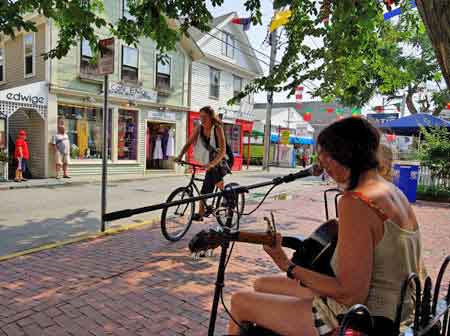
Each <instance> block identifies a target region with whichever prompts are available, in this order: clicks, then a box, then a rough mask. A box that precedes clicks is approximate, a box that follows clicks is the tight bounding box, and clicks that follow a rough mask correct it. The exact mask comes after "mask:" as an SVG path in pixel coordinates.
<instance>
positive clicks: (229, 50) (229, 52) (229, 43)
mask: <svg viewBox="0 0 450 336" xmlns="http://www.w3.org/2000/svg"><path fill="white" fill-rule="evenodd" d="M222 40H223V42H222V43H223V45H222V53H223V54H224V55H225V56H227V57H230V58H234V49H235V47H236V45H235V43H236V41H235V39H234V37H233V35H231V34H230V33H225V32H224V33H223V35H222Z"/></svg>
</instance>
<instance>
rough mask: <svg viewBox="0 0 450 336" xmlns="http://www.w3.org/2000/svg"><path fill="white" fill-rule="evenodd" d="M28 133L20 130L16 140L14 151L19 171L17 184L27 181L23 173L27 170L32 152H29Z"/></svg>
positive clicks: (17, 171)
mask: <svg viewBox="0 0 450 336" xmlns="http://www.w3.org/2000/svg"><path fill="white" fill-rule="evenodd" d="M26 139H27V133H26V132H25V131H24V130H20V131H19V134H18V135H17V139H16V147H15V150H14V158H15V159H16V160H17V169H16V177H15V179H14V181H15V182H22V181H26V179H25V178H23V173H24V172H25V171H26V170H27V166H28V165H27V163H28V160H29V159H30V152H29V150H28V143H27V141H26Z"/></svg>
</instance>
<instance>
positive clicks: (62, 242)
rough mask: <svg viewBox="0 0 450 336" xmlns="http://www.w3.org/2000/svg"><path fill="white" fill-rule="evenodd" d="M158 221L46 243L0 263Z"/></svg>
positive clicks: (154, 218) (157, 218) (155, 218)
mask: <svg viewBox="0 0 450 336" xmlns="http://www.w3.org/2000/svg"><path fill="white" fill-rule="evenodd" d="M159 221H160V217H159V216H158V217H152V218H151V219H149V220H146V221H144V222H142V223H137V224H128V225H123V226H120V227H117V228H112V229H108V230H106V231H105V232H99V233H93V234H87V235H84V236H81V237H78V238H74V239H66V240H60V241H56V242H53V243H48V244H45V245H42V246H38V247H33V248H31V249H27V250H23V251H19V252H15V253H11V254H7V255H5V256H0V262H2V261H7V260H11V259H14V258H19V257H23V256H26V255H29V254H33V253H37V252H42V251H47V250H52V249H56V248H60V247H63V246H66V245H70V244H75V243H82V242H86V241H91V240H95V239H99V238H103V237H107V236H113V235H116V234H119V233H122V232H126V231H131V230H137V229H141V228H143V227H144V226H149V225H152V224H155V223H157V222H159Z"/></svg>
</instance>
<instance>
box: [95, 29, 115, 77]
mask: <svg viewBox="0 0 450 336" xmlns="http://www.w3.org/2000/svg"><path fill="white" fill-rule="evenodd" d="M99 44H100V57H99V58H98V68H97V71H98V74H99V75H111V74H113V73H114V38H113V37H111V38H107V39H104V40H100V42H99Z"/></svg>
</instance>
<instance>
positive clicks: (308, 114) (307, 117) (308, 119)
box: [303, 112, 312, 122]
mask: <svg viewBox="0 0 450 336" xmlns="http://www.w3.org/2000/svg"><path fill="white" fill-rule="evenodd" d="M311 119H312V113H311V112H306V113H305V114H304V115H303V120H304V121H306V122H309V121H311Z"/></svg>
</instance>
